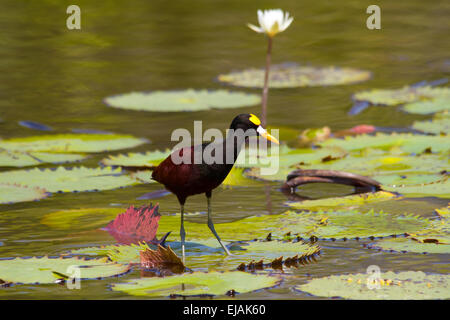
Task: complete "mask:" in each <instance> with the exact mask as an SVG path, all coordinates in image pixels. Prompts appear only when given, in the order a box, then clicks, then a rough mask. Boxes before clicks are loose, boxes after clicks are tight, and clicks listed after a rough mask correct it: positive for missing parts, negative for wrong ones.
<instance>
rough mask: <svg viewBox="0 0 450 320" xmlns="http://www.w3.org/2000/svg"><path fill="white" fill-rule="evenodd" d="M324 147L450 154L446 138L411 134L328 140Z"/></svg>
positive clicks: (448, 141)
mask: <svg viewBox="0 0 450 320" xmlns="http://www.w3.org/2000/svg"><path fill="white" fill-rule="evenodd" d="M321 145H322V146H324V147H340V148H342V149H345V150H347V151H352V150H361V149H365V148H379V149H384V150H389V149H390V148H393V147H399V148H400V149H401V150H403V151H404V152H408V153H421V152H423V151H425V150H431V151H432V152H449V150H450V140H449V139H448V137H446V136H426V135H413V134H409V133H393V134H385V133H377V134H376V135H374V136H371V135H358V136H356V137H345V138H344V139H328V140H326V141H325V142H323V143H321Z"/></svg>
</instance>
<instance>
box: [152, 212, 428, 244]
mask: <svg viewBox="0 0 450 320" xmlns="http://www.w3.org/2000/svg"><path fill="white" fill-rule="evenodd" d="M429 225H430V221H429V220H428V219H425V218H421V217H419V216H414V215H392V214H388V213H384V212H374V211H369V212H366V213H361V212H359V211H356V210H345V209H343V210H336V211H319V212H305V211H302V212H298V213H297V212H294V211H287V212H285V213H282V214H278V215H261V216H252V217H248V218H245V219H241V220H238V221H234V222H230V223H215V229H216V231H217V233H218V234H219V235H220V236H221V238H222V240H224V241H236V240H253V239H264V238H265V237H266V236H267V235H268V234H269V233H272V235H273V238H274V239H282V238H283V236H284V235H285V234H286V233H288V232H291V234H293V235H299V236H300V237H301V238H304V239H308V238H310V237H311V236H316V237H318V238H325V239H329V238H336V239H342V238H348V239H350V238H356V237H360V238H365V237H371V236H374V237H385V236H390V235H393V234H404V233H405V232H408V233H416V232H418V231H420V230H423V229H425V228H426V227H427V226H429ZM179 228H180V218H179V216H162V217H161V219H160V223H159V229H158V235H160V236H161V235H164V234H165V233H166V232H169V231H172V232H173V234H171V239H173V238H176V239H178V238H179V232H178V230H179ZM185 229H186V232H187V239H188V240H192V239H205V237H206V238H209V237H210V233H211V232H210V231H209V229H208V227H207V225H206V221H205V222H202V223H194V222H191V221H189V220H188V221H185Z"/></svg>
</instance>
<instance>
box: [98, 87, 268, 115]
mask: <svg viewBox="0 0 450 320" xmlns="http://www.w3.org/2000/svg"><path fill="white" fill-rule="evenodd" d="M260 102H261V97H260V96H259V95H256V94H247V93H245V92H232V91H228V90H193V89H187V90H180V91H154V92H149V93H144V92H132V93H128V94H123V95H117V96H112V97H108V98H106V99H105V103H106V104H108V105H109V106H111V107H114V108H121V109H130V110H144V111H153V112H179V111H200V110H209V109H213V108H214V109H225V108H241V107H246V106H253V105H257V104H259V103H260Z"/></svg>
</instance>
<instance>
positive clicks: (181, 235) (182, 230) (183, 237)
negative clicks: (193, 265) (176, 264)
mask: <svg viewBox="0 0 450 320" xmlns="http://www.w3.org/2000/svg"><path fill="white" fill-rule="evenodd" d="M180 238H181V252H182V253H183V264H184V263H185V262H186V257H185V254H184V240H185V238H186V232H185V231H184V203H183V204H181V226H180Z"/></svg>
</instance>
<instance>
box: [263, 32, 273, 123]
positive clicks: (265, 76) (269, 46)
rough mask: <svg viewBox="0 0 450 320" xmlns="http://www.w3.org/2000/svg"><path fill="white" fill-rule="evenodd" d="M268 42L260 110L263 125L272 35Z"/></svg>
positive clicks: (265, 115)
mask: <svg viewBox="0 0 450 320" xmlns="http://www.w3.org/2000/svg"><path fill="white" fill-rule="evenodd" d="M268 38H269V42H268V45H267V56H266V72H265V75H264V88H263V92H262V112H261V122H262V125H263V127H265V126H266V117H267V97H268V95H269V71H270V59H271V53H272V37H268Z"/></svg>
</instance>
